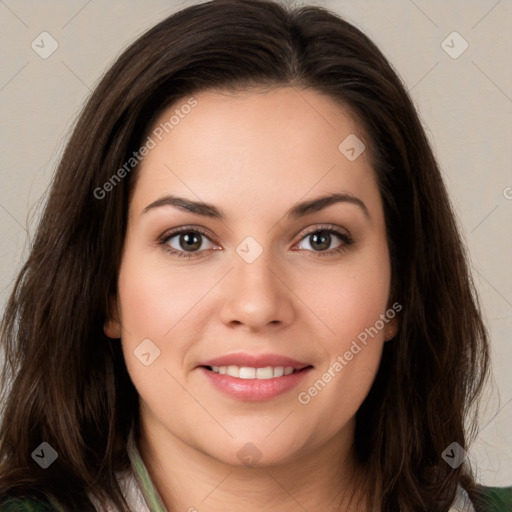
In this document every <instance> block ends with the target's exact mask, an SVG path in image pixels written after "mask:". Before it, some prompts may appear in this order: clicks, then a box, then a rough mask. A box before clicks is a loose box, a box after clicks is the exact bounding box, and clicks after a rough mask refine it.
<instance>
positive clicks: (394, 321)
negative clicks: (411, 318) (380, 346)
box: [384, 302, 402, 341]
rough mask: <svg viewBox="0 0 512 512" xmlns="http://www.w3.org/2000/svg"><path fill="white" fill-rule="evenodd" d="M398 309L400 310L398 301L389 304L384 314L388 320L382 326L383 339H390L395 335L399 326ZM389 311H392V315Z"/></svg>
mask: <svg viewBox="0 0 512 512" xmlns="http://www.w3.org/2000/svg"><path fill="white" fill-rule="evenodd" d="M395 306H396V307H395ZM400 311H402V306H400V305H399V304H398V302H395V303H394V304H393V306H389V308H388V309H387V311H386V316H387V317H388V322H387V323H386V327H385V328H384V341H390V340H392V339H393V338H394V337H395V336H396V334H397V332H398V329H399V328H400V320H399V313H400ZM391 312H393V313H394V315H393V316H392V317H391V314H390V313H391Z"/></svg>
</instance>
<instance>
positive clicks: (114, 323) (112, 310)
mask: <svg viewBox="0 0 512 512" xmlns="http://www.w3.org/2000/svg"><path fill="white" fill-rule="evenodd" d="M103 332H104V333H105V334H106V335H107V336H108V337H109V338H112V339H118V338H120V337H121V322H120V320H119V308H118V304H117V299H116V298H115V297H114V296H111V297H110V307H109V318H107V319H106V320H105V323H104V324H103Z"/></svg>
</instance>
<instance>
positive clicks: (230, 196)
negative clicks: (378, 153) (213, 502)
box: [105, 87, 396, 465]
mask: <svg viewBox="0 0 512 512" xmlns="http://www.w3.org/2000/svg"><path fill="white" fill-rule="evenodd" d="M187 100H189V98H186V99H184V100H183V101H182V102H179V103H177V104H176V105H174V106H173V107H172V108H170V109H168V110H166V111H165V112H164V113H163V114H162V115H161V116H160V119H158V120H157V121H156V123H155V126H154V127H153V131H152V132H151V133H150V138H151V140H152V142H149V139H148V140H147V141H146V142H147V146H148V153H147V154H146V156H144V159H143V161H142V164H141V166H140V168H139V170H138V172H139V173H140V174H139V175H138V178H137V181H136V185H135V189H134V191H133V196H132V200H131V203H130V206H129V219H128V229H127V235H126V240H125V246H124V253H123V258H122V263H121V268H120V275H119V282H118V285H119V286H118V296H117V298H116V307H115V308H114V309H116V311H117V312H118V314H117V316H116V317H115V318H112V319H111V320H110V321H109V323H108V324H107V325H106V328H105V330H106V332H107V334H108V335H110V336H113V337H114V336H121V338H122V346H123V352H124V357H125V360H126V365H127V368H128V371H129V374H130V376H131V379H132V380H133V383H134V385H135V387H136V388H137V390H138V393H139V395H140V399H141V400H140V407H141V410H140V412H141V421H142V423H143V425H144V430H145V431H146V432H149V433H151V435H153V436H154V437H155V438H157V437H159V438H161V439H165V442H167V443H169V445H170V444H172V443H179V444H181V445H186V446H187V447H189V448H191V449H192V450H194V451H196V452H201V453H202V454H206V455H208V456H210V457H212V458H213V459H216V460H217V461H221V462H224V463H227V464H232V465H240V464H243V463H246V462H247V461H248V460H253V461H255V462H256V461H258V462H259V463H260V464H277V463H284V462H291V461H293V460H299V458H300V457H304V456H307V455H308V454H314V453H315V452H316V451H318V450H319V449H320V448H321V447H325V446H338V445H339V443H341V442H343V440H345V441H346V442H351V440H352V438H353V428H354V416H355V413H356V411H357V409H358V408H359V406H360V405H361V403H362V402H363V400H364V398H365V396H366V395H367V393H368V391H369V389H370V387H371V385H372V382H373V380H374V377H375V374H376V372H377V369H378V366H379V362H380V357H381V353H382V347H383V343H384V342H385V341H386V339H388V338H390V337H392V336H393V335H394V333H395V331H396V307H395V308H393V307H392V305H391V304H390V303H389V291H390V262H389V254H388V245H387V239H386V232H385V223H384V215H383V207H382V202H381V197H380V193H379V190H378V186H377V183H376V180H375V176H374V172H373V170H372V168H371V166H370V162H369V155H368V153H369V151H368V150H371V148H370V147H369V141H367V140H366V139H365V138H364V135H363V134H362V133H361V130H360V129H359V127H358V125H357V124H356V122H355V121H354V119H353V118H352V117H351V116H350V115H349V114H348V112H347V110H345V109H344V108H343V107H341V106H339V105H338V104H336V103H334V102H333V100H331V99H330V98H329V97H327V96H324V95H321V94H319V93H317V92H314V91H312V90H307V89H306V90H302V91H300V94H299V92H297V91H296V90H295V89H293V88H290V87H282V88H276V89H273V90H270V91H269V90H267V91H262V90H251V91H246V92H244V93H236V94H235V93H227V92H218V91H207V92H202V93H200V94H197V95H195V96H194V99H193V100H189V101H188V103H187ZM185 105H190V106H191V107H190V108H185V107H184V106H185ZM176 110H178V113H176ZM173 115H175V118H174V119H173V120H172V121H171V122H170V123H169V120H170V119H171V116H173ZM166 122H167V123H168V124H167V132H168V133H166V130H165V129H162V126H163V125H164V123H166ZM170 126H172V128H169V127H170ZM347 137H349V138H348V139H347ZM356 137H357V138H356ZM345 139H347V140H345ZM362 142H364V143H365V144H366V148H367V149H366V150H364V151H362V153H361V154H359V156H358V153H360V151H361V149H363V146H362V145H361V143H362ZM150 146H151V147H150ZM334 194H337V196H336V198H337V200H336V201H333V200H332V198H333V197H334ZM326 197H331V200H324V201H320V202H315V201H316V200H318V199H319V198H326ZM176 198H181V199H176ZM196 202H199V203H201V204H199V205H195V206H193V205H192V203H196ZM299 203H301V204H302V203H304V204H303V205H302V206H301V207H299V206H298V204H299ZM206 205H208V206H206ZM393 317H394V318H393Z"/></svg>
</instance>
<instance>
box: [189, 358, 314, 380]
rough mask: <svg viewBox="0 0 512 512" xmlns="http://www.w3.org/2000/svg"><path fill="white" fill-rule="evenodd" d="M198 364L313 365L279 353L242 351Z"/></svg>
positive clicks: (299, 366) (293, 366) (253, 366)
mask: <svg viewBox="0 0 512 512" xmlns="http://www.w3.org/2000/svg"><path fill="white" fill-rule="evenodd" d="M197 366H247V367H249V368H265V367H266V366H284V367H286V366H291V367H292V368H293V369H295V370H302V369H303V368H306V366H312V365H311V364H310V363H303V362H301V361H297V360H296V359H292V358H291V357H287V356H281V355H279V354H247V353H242V352H240V353H236V354H226V355H224V356H220V357H216V358H214V359H209V360H208V361H203V362H200V363H199V364H198V365H197ZM269 380H270V379H269Z"/></svg>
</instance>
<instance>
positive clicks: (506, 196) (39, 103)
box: [0, 0, 512, 485]
mask: <svg viewBox="0 0 512 512" xmlns="http://www.w3.org/2000/svg"><path fill="white" fill-rule="evenodd" d="M193 3H197V2H191V1H171V0H168V1H164V0H146V1H144V2H142V1H140V2H136V1H128V0H124V1H122V0H116V1H107V0H90V1H87V0H80V1H78V0H67V1H64V0H51V1H44V2H43V1H39V2H37V1H28V0H0V43H1V44H0V54H1V61H0V112H1V125H0V155H1V160H0V179H1V184H2V186H1V187H0V240H1V246H0V265H1V272H0V307H1V308H2V310H3V307H4V304H5V300H6V298H7V296H8V293H9V291H10V288H11V286H12V283H13V279H14V277H15V275H16V273H17V271H18V270H19V268H20V265H21V262H22V261H23V260H24V258H25V257H26V256H27V254H28V244H29V241H30V239H31V238H32V237H33V235H34V232H35V227H36V224H37V219H38V215H39V213H40V209H41V205H42V200H43V199H44V193H45V191H46V190H47V187H48V186H49V184H50V181H51V177H52V175H53V172H54V170H55V166H56V163H57V162H58V159H59V157H60V155H61V152H62V150H63V147H64V145H65V142H66V140H67V137H68V136H69V133H70V130H71V128H72V126H73V124H74V122H75V119H76V116H77V114H78V113H79V112H80V109H81V108H82V106H83V105H84V102H85V100H86V99H87V97H88V96H89V94H90V92H91V90H92V89H93V88H94V85H95V84H96V83H97V82H98V80H99V78H100V77H101V76H102V74H103V73H104V72H105V70H106V69H107V68H108V67H109V65H110V64H111V63H112V62H113V61H114V59H115V58H116V57H117V56H118V55H119V54H120V52H121V51H122V50H123V49H124V48H125V47H126V45H127V44H128V43H130V42H132V41H133V40H134V39H135V38H137V36H139V35H140V34H142V33H143V32H144V31H146V30H147V29H148V28H149V27H151V26H153V25H154V24H156V23H157V22H158V21H160V20H162V19H163V18H164V17H166V16H167V15H169V14H171V13H172V12H174V11H176V10H179V9H180V8H183V7H186V6H188V5H191V4H193ZM295 3H296V4H298V2H295ZM301 3H304V4H305V3H312V4H316V5H320V6H325V7H328V8H330V9H332V10H334V11H336V12H338V13H339V14H341V15H342V16H344V17H345V18H346V19H347V20H348V21H350V22H352V23H354V24H355V25H356V26H358V27H359V28H361V29H362V30H363V31H364V32H365V33H366V34H368V35H369V36H370V37H371V38H372V39H373V40H374V41H375V42H376V43H377V45H378V46H379V47H380V48H381V49H382V51H383V52H384V53H385V55H386V56H387V57H388V58H389V59H390V61H391V62H392V64H393V66H394V67H395V69H396V70H397V72H398V73H399V75H400V76H401V78H402V79H403V81H404V83H405V84H406V86H407V88H408V89H409V91H410V92H411V95H412V97H413V100H414V102H415V104H416V106H417V108H418V110H419V112H420V115H421V118H422V120H423V122H424V126H425V128H426V130H427V133H428V135H429V138H430V140H431V141H432V144H433V148H434V151H435V153H436V156H437V158H438V161H439V163H440V165H441V168H442V171H443V174H444V178H445V180H446V184H447V186H448V188H449V191H450V193H451V197H452V201H453V203H454V206H455V209H456V212H457V215H458V217H459V221H460V225H461V229H462V231H463V234H464V236H465V239H466V241H467V245H468V247H469V251H470V254H471V262H472V267H473V276H474V280H475V283H476V286H477V288H478V290H479V292H480V297H481V300H482V305H483V308H484V311H485V315H486V318H487V322H488V326H489V329H490V332H491V338H492V343H493V373H494V385H493V386H492V387H489V388H488V390H487V394H486V399H485V404H486V408H485V410H484V414H483V417H482V422H481V426H480V431H479V436H478V440H477V442H475V444H474V445H473V446H472V447H471V449H470V451H469V454H468V456H469V457H470V459H471V460H472V461H474V462H475V464H476V466H477V469H478V472H477V475H478V479H479V481H480V482H482V483H485V484H488V485H511V484H512V372H511V371H510V368H512V350H511V335H510V333H511V328H512V265H511V263H512V258H511V255H512V229H511V227H512V171H511V160H512V159H511V153H512V150H511V147H512V123H511V120H512V115H511V113H512V65H511V49H512V30H511V28H512V1H511V0H501V1H496V0H480V1H475V0H473V1H467V0H466V1H464V0H459V1H446V0H435V1H427V0H414V1H413V0H393V1H388V2H384V1H378V0H367V1H354V0H352V1H343V0H324V1H322V0H316V1H312V2H301ZM44 31H46V32H48V33H49V34H51V36H52V37H53V38H54V39H55V41H56V42H57V43H58V48H57V49H56V51H55V52H54V53H53V54H52V55H50V56H49V57H48V58H46V59H43V58H41V57H40V55H39V54H38V53H36V51H34V50H33V49H32V47H31V44H32V42H33V41H35V42H36V43H38V42H39V43H38V44H39V45H40V46H43V44H44V47H45V49H46V50H47V49H48V48H49V39H45V43H41V37H38V36H39V35H40V34H41V33H42V32H44ZM453 31H456V32H458V33H459V34H460V36H462V38H463V40H465V41H466V42H467V44H468V48H467V49H466V50H465V51H464V52H463V53H462V54H460V55H459V56H457V58H453V57H452V56H450V55H449V54H448V53H447V52H446V51H445V50H444V49H443V48H445V49H446V50H448V51H449V52H451V53H452V54H453V55H455V53H454V52H456V53H459V52H460V50H462V49H463V47H464V42H463V40H462V39H460V38H458V36H455V38H454V37H453V36H450V37H448V39H447V36H449V35H450V34H451V33H452V32H453ZM44 37H46V36H44ZM443 41H446V42H445V43H443ZM450 47H451V48H450ZM40 51H42V49H41V50H40Z"/></svg>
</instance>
